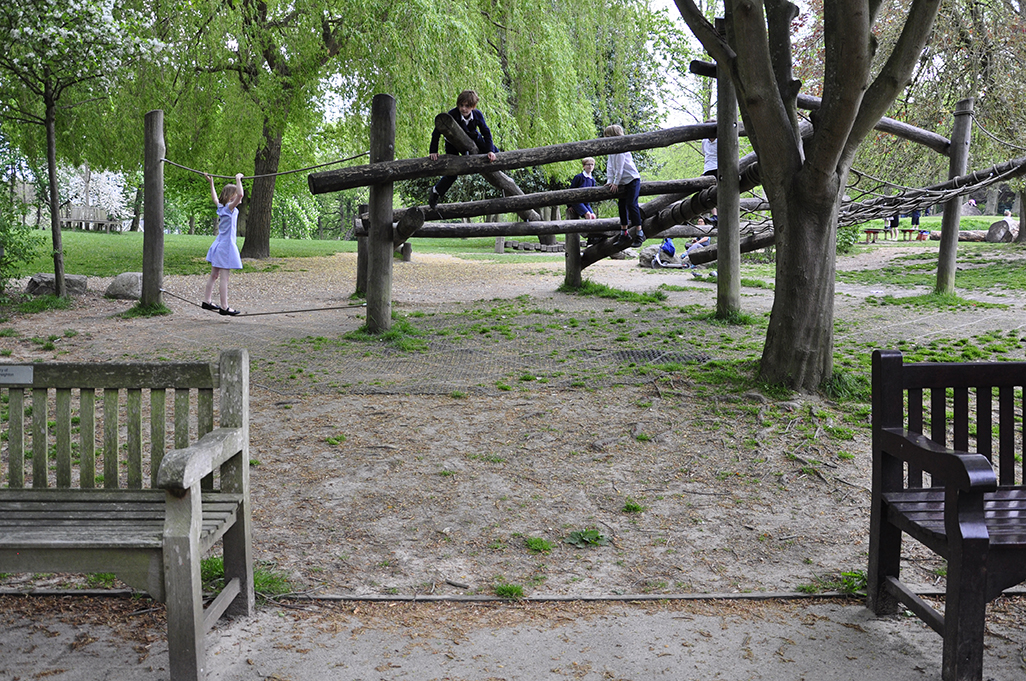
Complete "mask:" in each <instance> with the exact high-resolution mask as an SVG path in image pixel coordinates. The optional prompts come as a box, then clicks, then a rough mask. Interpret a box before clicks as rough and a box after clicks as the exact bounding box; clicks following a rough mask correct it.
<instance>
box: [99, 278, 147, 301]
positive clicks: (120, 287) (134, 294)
mask: <svg viewBox="0 0 1026 681" xmlns="http://www.w3.org/2000/svg"><path fill="white" fill-rule="evenodd" d="M103 295H104V296H106V297H107V298H117V299H118V300H139V299H140V298H142V272H122V273H121V274H119V275H118V276H116V277H114V281H112V282H110V286H108V287H107V290H106V291H104V293H103Z"/></svg>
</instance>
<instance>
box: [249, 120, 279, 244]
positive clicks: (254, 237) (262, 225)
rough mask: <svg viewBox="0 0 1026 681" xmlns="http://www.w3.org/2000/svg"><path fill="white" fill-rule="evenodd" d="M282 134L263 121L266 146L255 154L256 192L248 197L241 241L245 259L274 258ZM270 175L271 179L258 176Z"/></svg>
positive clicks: (254, 189)
mask: <svg viewBox="0 0 1026 681" xmlns="http://www.w3.org/2000/svg"><path fill="white" fill-rule="evenodd" d="M281 138H282V133H281V132H279V131H275V130H271V129H270V127H269V125H268V123H267V121H264V146H263V147H262V148H261V149H260V150H259V151H258V152H257V154H256V162H255V163H254V172H253V174H254V175H257V176H258V177H257V178H256V179H254V180H253V190H252V192H251V194H250V196H249V197H247V198H248V200H249V211H248V213H247V219H246V238H245V240H244V241H243V242H242V252H241V254H242V257H243V258H258V259H263V258H269V257H271V206H272V204H273V203H274V184H275V180H276V179H277V178H275V177H274V173H277V172H278V163H279V161H280V160H281ZM260 175H270V177H259V176H260Z"/></svg>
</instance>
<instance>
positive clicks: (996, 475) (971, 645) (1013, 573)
mask: <svg viewBox="0 0 1026 681" xmlns="http://www.w3.org/2000/svg"><path fill="white" fill-rule="evenodd" d="M1024 385H1026V362H968V363H921V364H920V363H917V364H905V363H903V360H902V355H901V353H900V352H897V351H894V350H878V351H876V352H874V353H873V497H872V504H873V506H872V514H871V516H872V517H871V521H870V539H869V575H868V578H869V594H868V606H869V608H870V609H871V610H873V611H874V612H876V613H878V614H888V613H894V612H897V611H898V609H899V607H900V606H899V604H904V605H905V607H907V608H908V609H909V610H911V611H912V612H914V613H915V614H916V615H917V616H918V617H919V618H921V619H922V620H923V621H924V622H926V624H928V625H929V626H930V627H931V628H933V629H934V630H935V631H936V632H937V633H939V634H940V635H941V636H942V637H943V638H944V646H943V650H944V653H943V661H942V676H943V679H944V680H945V681H954V680H956V679H957V680H959V681H963V680H968V679H973V680H977V681H978V680H979V679H982V678H983V636H984V624H985V617H986V607H987V603H989V602H990V601H992V600H993V599H995V598H996V597H997V596H999V595H1000V594H1001V592H1002V591H1003V590H1004V589H1007V588H1009V587H1012V586H1015V585H1016V584H1019V583H1020V582H1022V581H1024V580H1026V487H1024V486H1023V470H1022V459H1021V457H1022V454H1023V451H1024V445H1023V406H1024V402H1023V386H1024ZM924 429H925V430H924ZM949 442H950V443H951V444H950V446H949V445H948V443H949ZM1017 455H1018V456H1019V461H1018V462H1017V461H1016V457H1017ZM1017 483H1018V484H1017ZM902 533H905V534H908V535H909V536H910V537H912V538H913V539H916V540H917V541H919V542H920V543H922V544H923V545H925V546H926V547H928V548H929V549H930V550H932V551H934V552H935V553H937V554H939V555H940V556H942V557H944V558H945V559H947V563H948V565H947V587H946V596H945V599H944V612H943V613H940V612H938V611H937V610H936V609H935V608H933V607H932V606H931V605H930V604H928V603H927V602H926V601H924V600H923V599H922V598H920V597H919V596H918V595H917V594H916V593H914V592H913V590H912V589H911V588H909V586H908V585H907V584H905V583H904V582H902V581H901V579H900V576H901V575H900V562H901V541H902Z"/></svg>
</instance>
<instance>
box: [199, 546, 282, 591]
mask: <svg viewBox="0 0 1026 681" xmlns="http://www.w3.org/2000/svg"><path fill="white" fill-rule="evenodd" d="M200 580H201V581H202V582H203V589H204V590H205V591H211V592H213V593H220V592H221V589H223V588H224V584H225V580H224V558H222V557H221V556H210V557H208V558H204V559H203V560H202V561H200ZM253 590H254V591H255V592H256V593H257V594H258V595H260V596H263V597H265V598H267V597H270V596H281V595H282V594H287V593H291V592H292V591H293V588H292V584H290V583H289V580H288V578H287V577H286V576H285V573H283V572H279V571H278V570H274V569H272V568H270V567H269V566H268V565H267V564H260V563H258V564H256V565H254V566H253Z"/></svg>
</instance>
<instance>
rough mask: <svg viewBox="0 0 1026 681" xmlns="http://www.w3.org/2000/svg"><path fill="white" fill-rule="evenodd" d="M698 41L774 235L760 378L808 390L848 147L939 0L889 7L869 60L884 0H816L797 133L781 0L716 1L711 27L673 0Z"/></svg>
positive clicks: (850, 153)
mask: <svg viewBox="0 0 1026 681" xmlns="http://www.w3.org/2000/svg"><path fill="white" fill-rule="evenodd" d="M676 4H677V7H678V9H679V10H680V11H681V15H682V16H683V17H684V20H685V21H686V22H687V24H688V26H689V28H690V29H691V30H692V32H694V34H695V36H696V37H697V38H698V39H699V40H700V41H701V42H702V45H703V46H704V47H705V49H706V50H707V51H708V52H709V54H711V55H713V57H715V59H716V61H717V62H718V63H719V64H720V65H721V66H722V67H724V68H725V70H726V71H727V72H729V73H730V77H731V80H732V81H733V82H734V86H735V88H736V90H737V96H738V103H739V105H740V108H741V115H742V117H743V119H744V123H745V130H746V131H747V133H748V135H749V139H750V140H751V142H752V146H753V148H754V149H755V151H756V153H757V154H758V156H759V165H760V170H761V179H762V185H763V189H764V190H765V192H766V198H767V199H768V200H769V203H770V206H771V207H772V211H773V226H774V230H775V234H776V258H777V270H776V271H777V274H776V285H775V290H776V294H775V296H774V302H773V309H772V312H771V314H770V322H769V328H768V329H767V333H766V344H765V347H764V349H763V354H762V362H761V367H760V373H761V378H762V379H763V380H766V381H768V382H771V383H780V384H784V385H787V386H790V387H792V388H797V389H805V390H814V389H817V388H819V387H820V386H821V385H822V384H823V383H824V382H825V381H827V380H829V379H830V378H832V376H833V332H834V330H833V317H834V314H833V312H834V308H833V305H834V273H835V242H836V237H837V216H838V213H839V209H840V203H841V200H842V198H843V196H844V189H845V185H846V183H847V179H848V174H849V172H850V170H851V166H852V163H853V161H854V159H855V156H856V153H857V151H858V149H859V147H860V145H861V144H862V143H863V142H864V141H865V140H866V138H867V137H868V136H869V135H870V134H871V133H872V130H873V126H874V125H875V124H876V122H877V121H878V120H879V119H880V117H881V116H883V115H884V114H885V113H886V112H887V110H888V109H889V108H890V106H891V104H892V103H893V102H894V100H895V98H896V97H897V96H898V95H899V94H900V93H901V92H902V91H903V89H904V87H905V86H906V84H907V83H908V82H909V79H910V78H911V75H912V73H913V72H914V69H915V67H916V65H917V64H918V63H919V59H920V57H921V55H922V54H923V47H924V46H925V45H926V42H927V38H928V37H929V35H930V29H931V27H932V25H933V21H934V18H935V17H936V14H937V10H938V7H939V4H940V0H910V2H905V3H904V4H902V5H901V8H900V9H899V10H896V11H897V15H898V16H900V17H901V20H900V22H899V24H900V31H899V34H898V38H897V40H896V41H895V42H894V43H893V47H892V48H891V49H890V50H889V51H888V52H886V53H884V56H882V61H881V62H879V63H880V64H882V66H880V67H879V69H878V70H877V69H876V68H874V56H875V55H877V54H878V53H879V48H880V45H879V43H880V41H879V37H878V35H877V32H878V31H879V30H880V26H879V20H880V19H881V17H883V16H886V10H885V9H884V8H885V7H887V6H888V3H885V2H880V1H878V0H827V1H826V2H825V3H824V8H823V31H822V58H823V81H822V82H823V86H822V87H823V104H822V106H821V108H819V109H818V110H816V111H815V112H813V113H812V115H811V120H812V125H813V131H814V132H813V135H812V137H811V138H810V139H808V141H805V140H803V137H802V133H801V127H800V117H799V115H798V108H797V95H798V93H799V91H800V90H801V85H802V84H801V82H800V81H799V80H798V79H797V78H796V77H795V70H794V63H795V59H796V56H795V54H794V52H793V49H792V34H791V27H792V22H793V20H794V19H795V18H796V17H797V16H798V14H799V12H798V7H797V6H796V5H794V4H792V3H790V2H787V1H786V0H728V2H726V3H725V5H726V7H725V19H726V22H725V28H726V35H725V36H721V35H719V34H718V33H717V32H716V30H715V28H714V27H713V26H712V25H711V24H710V23H709V21H708V20H707V19H706V18H705V16H704V15H703V14H702V12H701V10H700V9H699V8H698V7H697V6H696V5H695V3H694V2H693V0H676Z"/></svg>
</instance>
